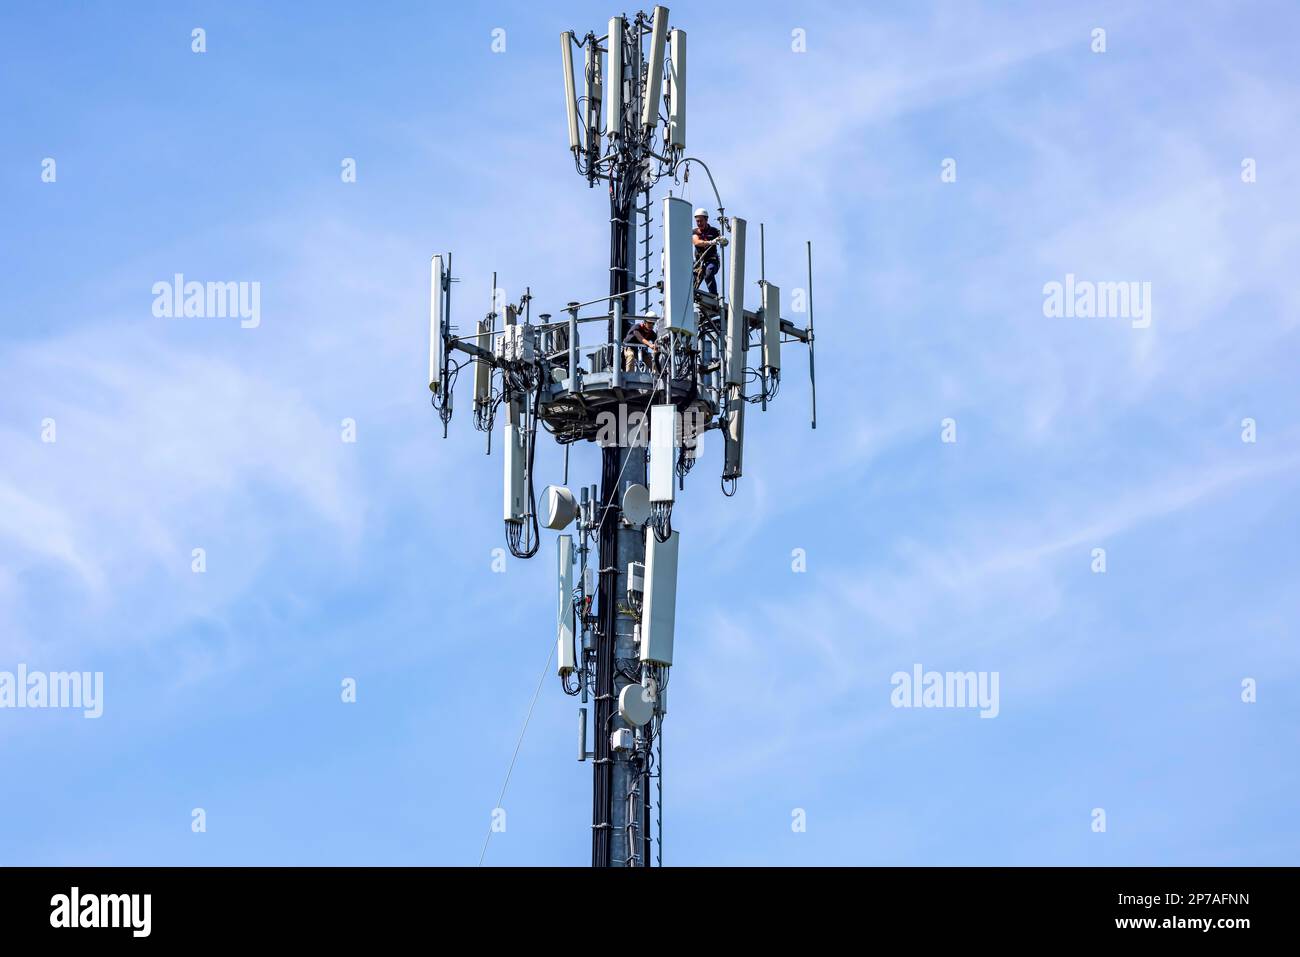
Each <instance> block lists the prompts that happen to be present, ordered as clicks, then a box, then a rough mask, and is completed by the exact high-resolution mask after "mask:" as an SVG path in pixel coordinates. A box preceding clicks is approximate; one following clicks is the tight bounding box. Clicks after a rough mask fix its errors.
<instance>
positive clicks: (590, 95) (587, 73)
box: [582, 43, 602, 149]
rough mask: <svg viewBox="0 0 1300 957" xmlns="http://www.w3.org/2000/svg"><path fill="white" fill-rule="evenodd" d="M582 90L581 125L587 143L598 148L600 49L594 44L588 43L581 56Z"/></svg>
mask: <svg viewBox="0 0 1300 957" xmlns="http://www.w3.org/2000/svg"><path fill="white" fill-rule="evenodd" d="M582 92H583V95H584V96H585V97H586V98H587V107H586V112H585V114H584V117H583V126H584V127H585V128H586V137H587V145H588V146H590V147H593V148H595V149H599V148H600V100H601V92H602V91H601V87H600V51H598V50H597V49H596V44H594V43H588V44H587V49H586V51H585V53H584V57H583V73H582Z"/></svg>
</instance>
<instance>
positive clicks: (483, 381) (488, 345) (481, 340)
mask: <svg viewBox="0 0 1300 957" xmlns="http://www.w3.org/2000/svg"><path fill="white" fill-rule="evenodd" d="M474 344H475V345H476V346H478V347H479V348H480V349H484V350H486V351H487V352H491V351H492V320H491V319H480V320H479V321H478V335H477V336H475V337H474ZM491 400H492V366H491V364H490V363H488V362H487V361H485V360H483V359H479V358H477V357H476V358H475V359H474V408H475V409H481V408H484V407H486V406H487V404H488V403H489V402H491Z"/></svg>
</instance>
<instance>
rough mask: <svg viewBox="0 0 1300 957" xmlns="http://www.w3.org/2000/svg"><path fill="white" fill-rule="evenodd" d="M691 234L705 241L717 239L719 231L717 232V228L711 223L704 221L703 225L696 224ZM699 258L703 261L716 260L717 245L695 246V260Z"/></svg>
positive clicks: (714, 261)
mask: <svg viewBox="0 0 1300 957" xmlns="http://www.w3.org/2000/svg"><path fill="white" fill-rule="evenodd" d="M691 235H692V236H699V237H700V238H701V239H703V240H704V241H705V242H709V241H710V240H713V239H717V238H718V237H719V236H720V235H721V233H719V232H718V230H717V228H716V227H714V226H713V224H712V223H705V224H704V225H703V226H696V227H695V228H694V229H692V230H691ZM701 259H703V260H704V261H705V262H711V263H716V262H717V261H718V247H717V246H696V247H695V261H696V262H699V261H700V260H701Z"/></svg>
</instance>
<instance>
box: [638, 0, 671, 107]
mask: <svg viewBox="0 0 1300 957" xmlns="http://www.w3.org/2000/svg"><path fill="white" fill-rule="evenodd" d="M667 41H668V8H667V7H655V16H654V23H653V24H652V25H651V27H650V55H649V59H647V60H646V68H647V69H646V78H645V102H644V103H642V104H641V125H642V126H643V127H645V128H646V129H648V130H652V129H654V128H655V127H656V126H658V125H659V89H660V84H661V83H662V82H663V75H664V47H665V45H666V43H667Z"/></svg>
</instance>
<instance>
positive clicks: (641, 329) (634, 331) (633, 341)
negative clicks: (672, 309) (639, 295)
mask: <svg viewBox="0 0 1300 957" xmlns="http://www.w3.org/2000/svg"><path fill="white" fill-rule="evenodd" d="M657 338H659V337H658V336H657V335H656V334H655V328H654V326H652V325H651V324H650V323H648V322H645V321H642V322H638V323H635V324H634V325H633V326H632V328H631V329H629V330H628V331H627V336H626V337H624V339H623V344H624V345H628V346H638V345H642V344H643V343H644V344H649V343H651V342H654V341H655V340H656V339H657Z"/></svg>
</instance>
